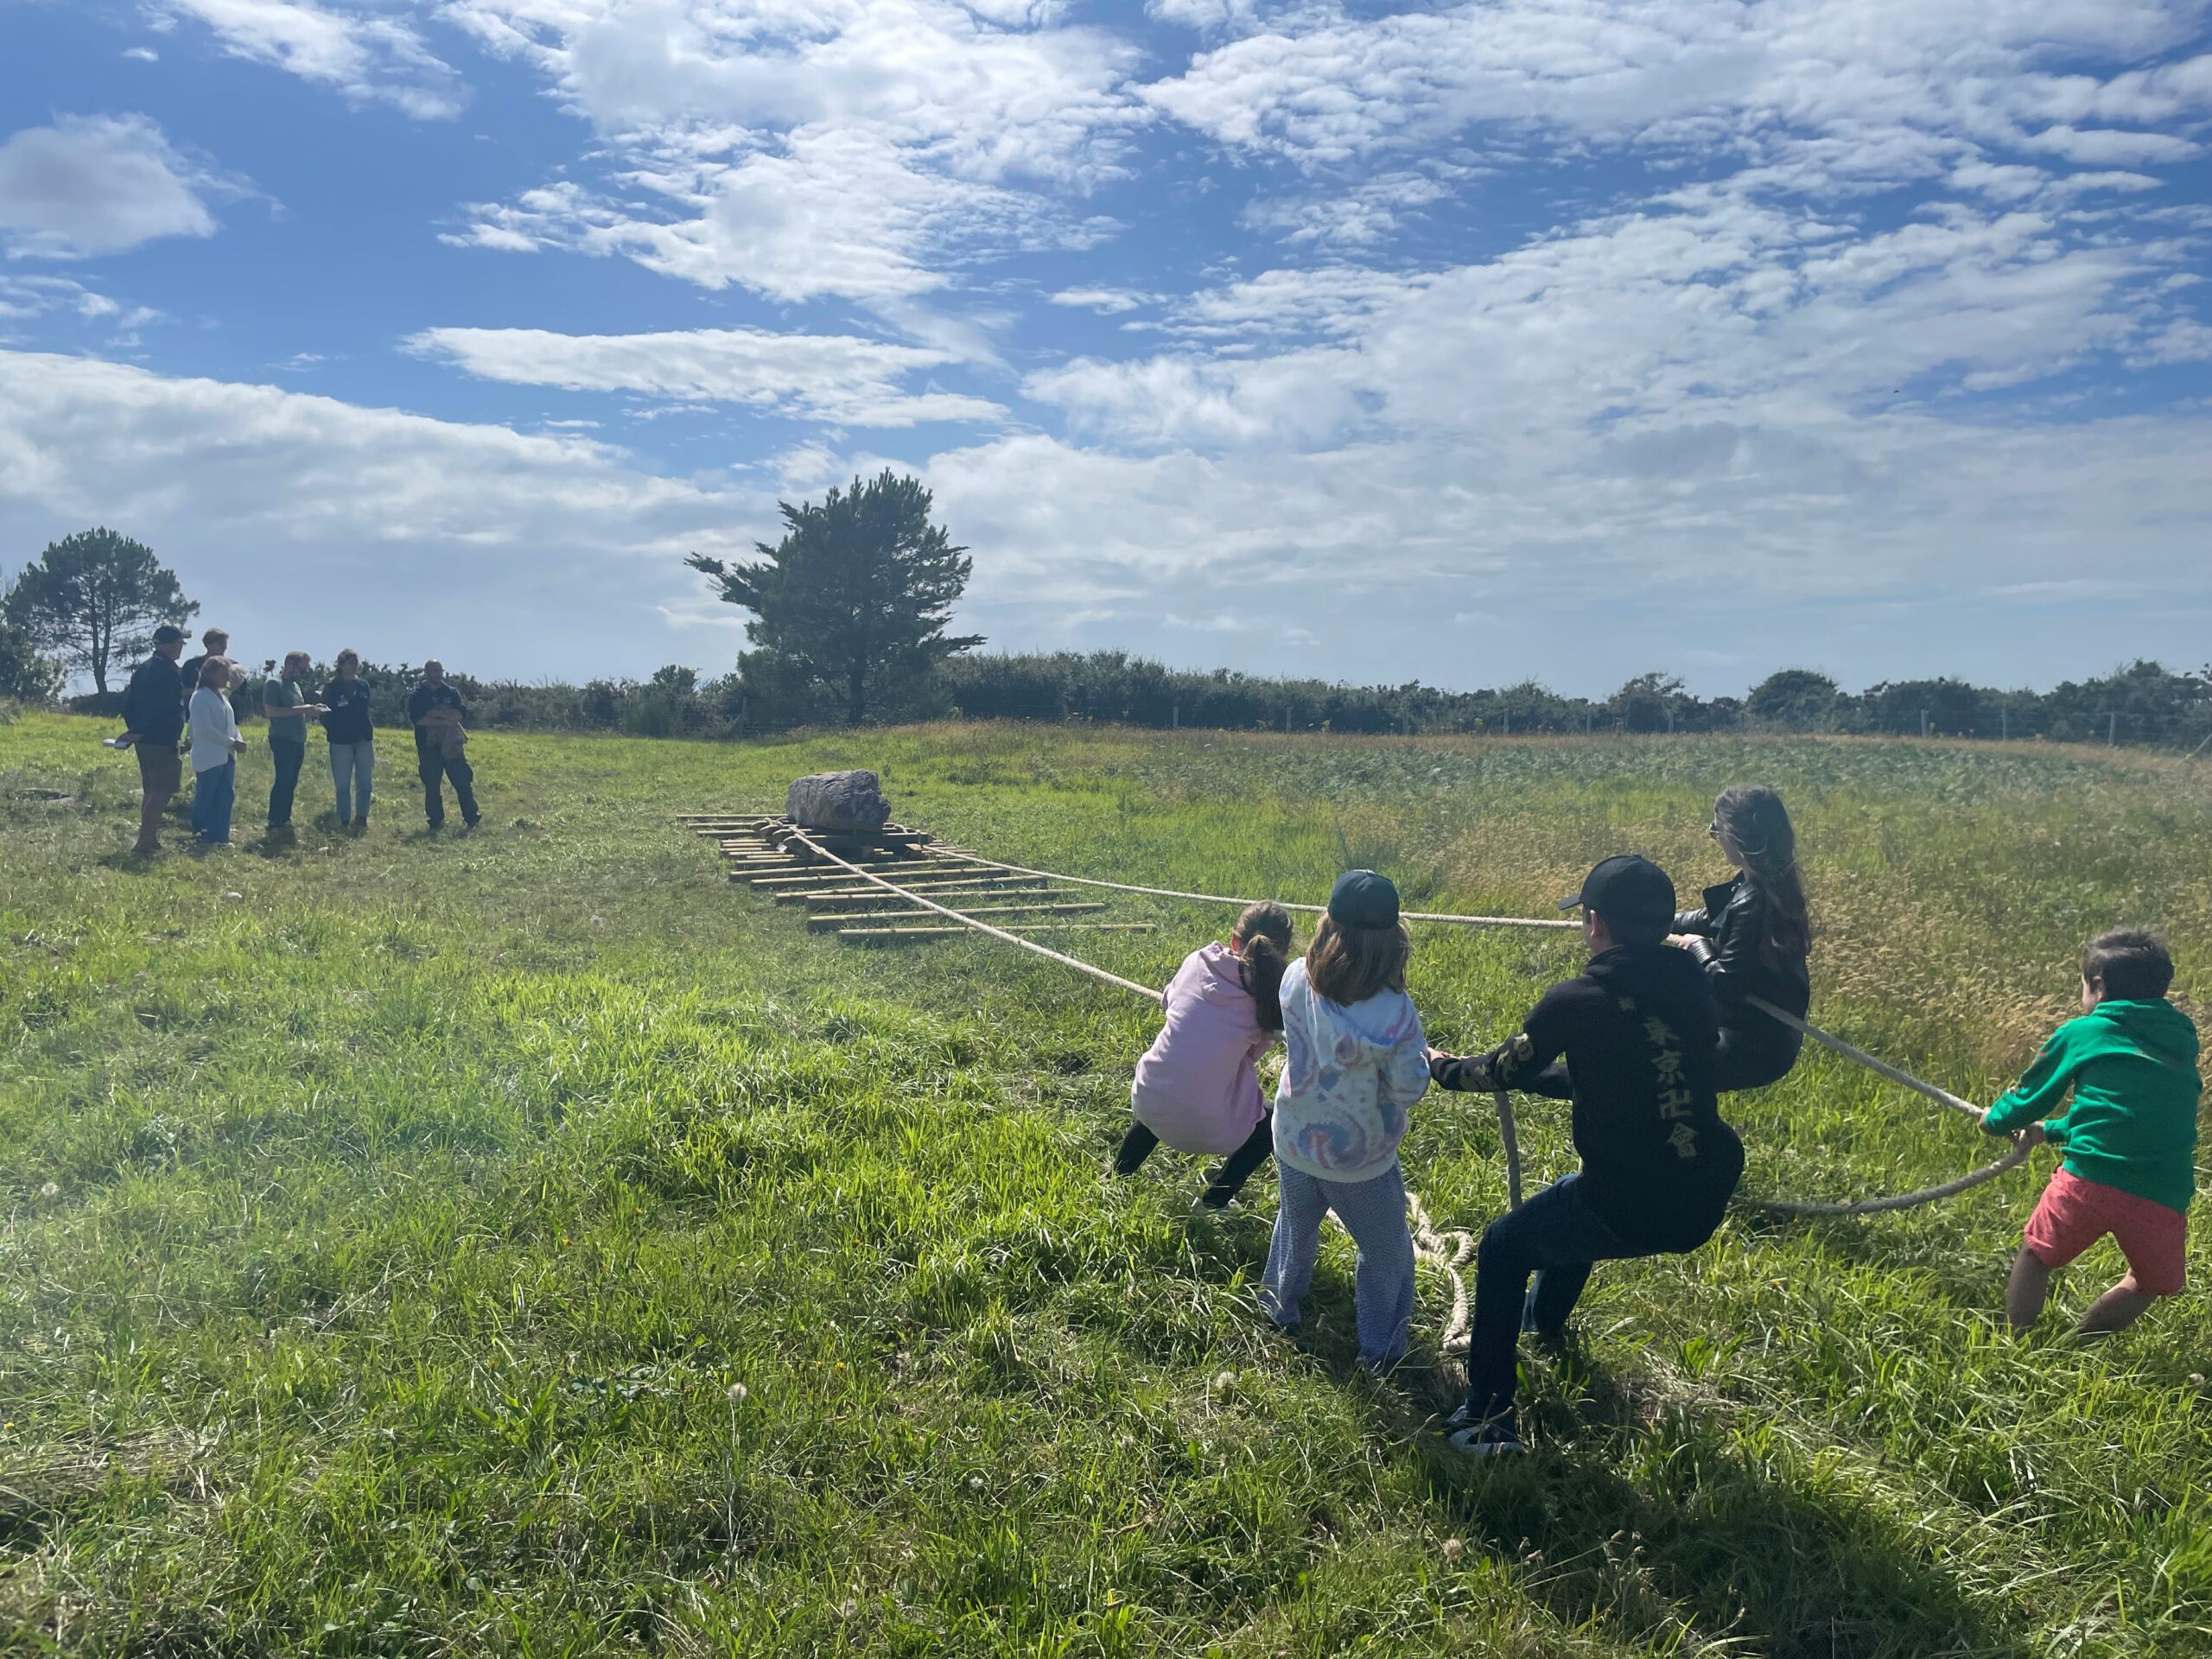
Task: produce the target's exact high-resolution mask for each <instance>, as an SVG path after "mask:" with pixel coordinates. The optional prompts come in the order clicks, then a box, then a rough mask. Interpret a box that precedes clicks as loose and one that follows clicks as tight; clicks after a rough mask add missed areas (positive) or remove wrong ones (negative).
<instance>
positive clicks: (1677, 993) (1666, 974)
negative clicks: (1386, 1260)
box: [1429, 855, 1744, 1457]
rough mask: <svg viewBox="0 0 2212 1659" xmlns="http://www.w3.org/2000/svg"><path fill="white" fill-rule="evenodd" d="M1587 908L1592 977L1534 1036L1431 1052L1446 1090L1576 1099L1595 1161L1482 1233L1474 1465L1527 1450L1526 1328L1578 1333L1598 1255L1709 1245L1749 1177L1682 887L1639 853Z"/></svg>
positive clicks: (1469, 1442)
mask: <svg viewBox="0 0 2212 1659" xmlns="http://www.w3.org/2000/svg"><path fill="white" fill-rule="evenodd" d="M1577 905H1580V906H1581V907H1582V937H1583V938H1584V940H1585V942H1586V943H1587V944H1588V945H1589V947H1590V953H1591V954H1590V961H1589V963H1588V965H1587V966H1586V967H1585V968H1584V969H1583V970H1582V972H1581V973H1580V975H1578V976H1576V977H1574V978H1573V979H1570V980H1567V981H1565V982H1563V983H1560V984H1558V985H1554V986H1553V987H1552V988H1551V989H1550V990H1548V991H1547V992H1546V993H1545V994H1544V996H1543V999H1542V1001H1539V1002H1538V1003H1537V1004H1536V1006H1535V1009H1534V1010H1533V1011H1531V1013H1530V1014H1529V1017H1528V1019H1527V1020H1524V1021H1523V1022H1522V1028H1521V1032H1520V1034H1519V1035H1517V1036H1516V1037H1514V1038H1513V1039H1511V1040H1510V1041H1508V1042H1505V1043H1503V1044H1501V1045H1500V1046H1498V1047H1497V1048H1495V1049H1493V1050H1491V1052H1489V1053H1488V1054H1484V1055H1480V1056H1477V1057H1474V1058H1454V1057H1452V1056H1451V1055H1447V1054H1441V1053H1432V1054H1431V1055H1430V1064H1429V1072H1430V1075H1431V1076H1432V1077H1433V1078H1434V1079H1435V1080H1436V1081H1437V1082H1438V1083H1439V1084H1442V1085H1443V1086H1444V1087H1445V1088H1446V1089H1473V1090H1484V1091H1488V1090H1497V1089H1518V1090H1526V1091H1528V1092H1530V1093H1534V1094H1542V1095H1549V1096H1554V1098H1556V1097H1560V1096H1566V1097H1567V1098H1570V1099H1572V1100H1573V1103H1574V1148H1575V1150H1576V1151H1577V1152H1579V1153H1580V1154H1581V1155H1582V1168H1581V1169H1580V1172H1578V1173H1574V1174H1572V1175H1569V1176H1567V1177H1566V1178H1565V1179H1562V1180H1560V1181H1558V1182H1556V1183H1554V1185H1551V1186H1549V1187H1548V1188H1546V1189H1545V1190H1544V1191H1543V1192H1539V1193H1538V1194H1536V1196H1535V1198H1531V1199H1529V1202H1528V1203H1526V1204H1524V1205H1522V1206H1521V1207H1520V1208H1519V1209H1518V1210H1516V1211H1511V1212H1510V1213H1509V1214H1507V1215H1504V1216H1501V1217H1499V1218H1498V1219H1497V1221H1495V1222H1493V1223H1491V1225H1490V1228H1489V1229H1488V1230H1486V1231H1485V1232H1484V1234H1483V1241H1482V1247H1481V1249H1480V1250H1479V1251H1478V1254H1477V1256H1476V1269H1475V1315H1474V1325H1473V1327H1472V1332H1471V1338H1470V1341H1469V1344H1468V1350H1467V1398H1466V1402H1465V1404H1464V1405H1462V1406H1461V1407H1460V1408H1459V1410H1457V1411H1455V1412H1454V1413H1452V1417H1451V1420H1450V1421H1449V1422H1448V1423H1447V1424H1446V1434H1447V1435H1448V1437H1449V1438H1450V1440H1451V1442H1452V1446H1454V1447H1455V1448H1456V1449H1458V1450H1459V1451H1461V1452H1466V1453H1468V1454H1469V1455H1470V1456H1474V1457H1491V1456H1496V1455H1497V1454H1499V1453H1503V1452H1519V1451H1521V1450H1522V1444H1521V1440H1520V1437H1519V1435H1518V1434H1517V1433H1516V1431H1515V1427H1514V1415H1513V1385H1514V1366H1515V1358H1516V1355H1515V1350H1516V1345H1517V1342H1516V1338H1517V1337H1518V1334H1519V1332H1521V1331H1522V1329H1524V1328H1526V1329H1528V1330H1530V1331H1533V1332H1535V1334H1536V1336H1537V1337H1538V1338H1540V1339H1543V1340H1546V1341H1550V1342H1554V1343H1555V1342H1558V1341H1559V1340H1560V1339H1561V1338H1564V1336H1565V1334H1566V1330H1567V1315H1568V1314H1570V1313H1573V1310H1574V1304H1575V1300H1576V1299H1577V1298H1579V1297H1580V1295H1581V1294H1582V1287H1584V1286H1585V1285H1586V1284H1587V1283H1588V1282H1589V1279H1590V1268H1591V1265H1592V1263H1593V1262H1606V1261H1612V1260H1616V1259H1618V1258H1620V1257H1624V1256H1634V1255H1661V1254H1665V1253H1674V1252H1681V1251H1687V1250H1694V1249H1696V1248H1697V1247H1698V1246H1699V1245H1700V1244H1702V1243H1705V1241H1706V1240H1707V1238H1709V1237H1711V1236H1712V1235H1713V1229H1714V1228H1715V1227H1717V1226H1719V1224H1720V1217H1721V1212H1722V1211H1724V1210H1725V1209H1726V1206H1727V1203H1728V1198H1729V1195H1730V1194H1732V1192H1735V1190H1736V1182H1737V1180H1738V1179H1739V1178H1740V1177H1741V1176H1742V1174H1743V1173H1744V1147H1743V1143H1742V1142H1741V1141H1738V1140H1737V1138H1736V1133H1735V1131H1734V1130H1732V1129H1731V1128H1729V1127H1728V1126H1727V1124H1726V1123H1724V1122H1721V1120H1720V1114H1719V1110H1718V1109H1717V1107H1716V1105H1715V1101H1714V1096H1713V1047H1714V1044H1715V1041H1716V1033H1717V1029H1718V1027H1717V1023H1716V1014H1715V1010H1714V1007H1713V993H1712V991H1711V990H1710V989H1709V988H1707V984H1706V979H1705V974H1704V971H1703V970H1702V969H1700V968H1699V966H1698V964H1697V963H1695V962H1694V961H1692V960H1691V958H1690V957H1689V956H1688V953H1687V952H1685V951H1681V950H1676V949H1675V948H1674V947H1673V946H1671V945H1669V944H1668V943H1667V942H1666V940H1667V929H1668V927H1669V924H1670V923H1671V921H1672V920H1673V918H1674V915H1675V884H1674V883H1673V882H1672V881H1671V880H1669V879H1668V877H1667V873H1666V872H1665V871H1664V870H1662V869H1661V868H1659V867H1658V866H1657V865H1656V864H1654V863H1652V862H1650V861H1649V860H1647V859H1643V858H1638V857H1636V856H1635V855H1622V856H1619V857H1615V858H1609V859H1606V860H1605V861H1603V862H1601V863H1600V864H1599V865H1598V866H1597V868H1594V869H1592V871H1591V872H1590V874H1589V875H1588V876H1587V877H1586V879H1585V880H1584V881H1583V883H1582V890H1581V891H1580V893H1577V894H1575V896H1574V897H1573V898H1572V899H1567V900H1566V901H1565V902H1564V903H1563V904H1562V905H1561V906H1560V908H1561V909H1562V910H1566V909H1571V908H1573V906H1577ZM1562 1059H1564V1061H1565V1065H1564V1066H1562V1065H1560V1061H1561V1060H1562ZM1531 1273H1534V1274H1535V1275H1536V1282H1535V1287H1534V1288H1533V1290H1531V1288H1530V1287H1529V1274H1531Z"/></svg>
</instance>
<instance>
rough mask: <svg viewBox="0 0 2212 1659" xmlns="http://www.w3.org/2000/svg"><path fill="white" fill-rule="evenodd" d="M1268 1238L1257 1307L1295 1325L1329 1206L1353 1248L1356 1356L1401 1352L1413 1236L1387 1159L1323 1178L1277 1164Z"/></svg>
mask: <svg viewBox="0 0 2212 1659" xmlns="http://www.w3.org/2000/svg"><path fill="white" fill-rule="evenodd" d="M1276 1189H1277V1191H1278V1192H1280V1193H1281V1207H1280V1208H1278V1209H1277V1210H1276V1211H1275V1232H1274V1238H1273V1239H1272V1240H1271V1241H1270V1242H1269V1243H1268V1267H1267V1273H1266V1275H1265V1277H1264V1278H1263V1279H1262V1281H1261V1287H1260V1300H1261V1305H1262V1306H1263V1307H1264V1308H1265V1309H1266V1310H1267V1313H1268V1318H1270V1319H1273V1320H1274V1322H1275V1323H1276V1324H1277V1325H1296V1324H1297V1323H1298V1321H1299V1308H1300V1304H1302V1303H1303V1302H1304V1301H1305V1300H1306V1290H1307V1289H1308V1287H1311V1286H1312V1284H1313V1258H1314V1256H1315V1255H1316V1254H1317V1253H1318V1252H1319V1249H1320V1244H1321V1220H1322V1217H1325V1215H1327V1214H1328V1212H1329V1211H1332V1210H1333V1211H1336V1212H1337V1219H1338V1220H1339V1221H1341V1222H1342V1223H1344V1230H1346V1231H1347V1232H1349V1233H1350V1234H1351V1236H1352V1242H1353V1243H1355V1244H1357V1245H1358V1246H1359V1271H1358V1274H1357V1277H1355V1278H1354V1279H1353V1281H1352V1305H1353V1308H1354V1311H1355V1312H1356V1313H1357V1317H1358V1320H1359V1358H1360V1363H1362V1364H1363V1365H1370V1366H1383V1365H1388V1364H1390V1363H1393V1362H1394V1361H1395V1360H1397V1359H1400V1358H1402V1357H1403V1356H1404V1354H1405V1351H1406V1333H1407V1331H1408V1329H1409V1328H1410V1327H1411V1325H1412V1324H1413V1319H1414V1236H1413V1233H1412V1231H1411V1230H1409V1229H1408V1227H1407V1225H1406V1182H1405V1177H1404V1176H1403V1174H1402V1173H1400V1171H1399V1168H1398V1166H1397V1165H1396V1164H1395V1163H1393V1164H1392V1165H1391V1166H1390V1167H1389V1168H1388V1169H1386V1170H1384V1171H1383V1173H1381V1174H1380V1175H1377V1176H1376V1177H1375V1178H1374V1179H1372V1180H1365V1181H1350V1182H1346V1181H1325V1180H1321V1179H1319V1178H1317V1177H1315V1176H1312V1175H1308V1174H1307V1173H1306V1172H1305V1171H1304V1170H1302V1169H1293V1168H1291V1167H1290V1166H1289V1165H1287V1164H1282V1165H1281V1166H1280V1167H1279V1169H1278V1171H1277V1174H1276Z"/></svg>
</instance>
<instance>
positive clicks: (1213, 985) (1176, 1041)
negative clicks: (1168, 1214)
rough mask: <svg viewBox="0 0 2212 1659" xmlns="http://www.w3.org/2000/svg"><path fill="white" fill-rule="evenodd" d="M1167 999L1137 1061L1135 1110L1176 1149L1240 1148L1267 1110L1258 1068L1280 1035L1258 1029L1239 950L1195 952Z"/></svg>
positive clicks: (1169, 984) (1132, 1101)
mask: <svg viewBox="0 0 2212 1659" xmlns="http://www.w3.org/2000/svg"><path fill="white" fill-rule="evenodd" d="M1166 1005H1167V1023H1166V1025H1165V1026H1163V1027H1161V1028H1160V1035H1159V1036H1157V1037H1155V1038H1154V1039H1153V1043H1152V1046H1151V1047H1150V1048H1148V1049H1147V1050H1146V1051H1145V1056H1144V1058H1142V1059H1141V1060H1139V1061H1138V1062H1137V1074H1136V1080H1135V1083H1134V1084H1132V1085H1131V1087H1130V1089H1129V1109H1130V1110H1132V1111H1133V1112H1135V1114H1136V1118H1137V1122H1140V1123H1141V1124H1143V1125H1144V1126H1145V1128H1148V1129H1150V1130H1151V1131H1152V1132H1153V1133H1154V1135H1158V1136H1159V1137H1160V1139H1161V1140H1162V1141H1166V1143H1167V1144H1168V1145H1169V1146H1171V1147H1174V1148H1175V1150H1176V1151H1178V1152H1191V1153H1201V1154H1226V1153H1231V1152H1234V1151H1236V1148H1237V1147H1241V1146H1243V1144H1244V1141H1245V1140H1246V1138H1247V1137H1248V1136H1249V1135H1250V1134H1251V1133H1252V1129H1253V1127H1254V1126H1255V1124H1257V1123H1258V1122H1259V1121H1260V1120H1261V1118H1262V1117H1263V1116H1266V1114H1267V1103H1266V1102H1265V1101H1264V1100H1263V1099H1262V1096H1261V1094H1260V1079H1259V1076H1258V1074H1257V1073H1256V1072H1255V1071H1253V1069H1252V1068H1253V1064H1254V1062H1255V1061H1256V1060H1258V1058H1260V1056H1261V1055H1262V1054H1264V1053H1266V1052H1267V1051H1268V1048H1269V1046H1272V1045H1273V1044H1274V1040H1275V1039H1274V1036H1273V1034H1272V1033H1268V1032H1263V1031H1262V1030H1261V1029H1260V1015H1259V1010H1258V1009H1257V1008H1256V1007H1254V1006H1253V1002H1252V994H1251V992H1249V991H1248V990H1246V989H1245V988H1244V984H1243V964H1241V963H1239V962H1238V961H1237V960H1236V952H1234V951H1232V950H1230V948H1229V947H1228V946H1227V945H1225V944H1207V945H1201V946H1200V947H1199V948H1198V950H1193V951H1192V952H1191V954H1190V955H1189V956H1187V957H1185V958H1184V959H1183V965H1182V966H1181V967H1180V968H1179V969H1176V970H1175V977H1174V978H1173V979H1171V980H1169V981H1168V982H1167V993H1166Z"/></svg>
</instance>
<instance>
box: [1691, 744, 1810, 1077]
mask: <svg viewBox="0 0 2212 1659" xmlns="http://www.w3.org/2000/svg"><path fill="white" fill-rule="evenodd" d="M1706 834H1707V835H1709V836H1712V837H1713V840H1714V841H1716V842H1719V844H1720V850H1721V852H1722V853H1723V854H1724V855H1726V857H1727V860H1728V861H1729V862H1730V863H1731V864H1733V865H1734V866H1735V867H1736V874H1735V875H1734V876H1733V877H1732V879H1731V880H1726V881H1724V882H1722V883H1721V884H1720V885H1719V887H1707V889H1706V890H1705V895H1704V897H1705V902H1704V904H1702V905H1701V906H1699V907H1698V908H1697V909H1695V910H1686V911H1683V912H1681V914H1679V915H1678V916H1676V917H1675V935H1676V937H1677V938H1680V940H1681V944H1682V945H1683V947H1684V948H1685V949H1686V950H1688V951H1689V953H1690V955H1692V956H1693V957H1696V958H1697V960H1698V963H1699V965H1700V967H1702V968H1703V969H1705V977H1706V982H1707V984H1709V985H1711V986H1712V988H1713V1001H1715V1002H1716V1003H1717V1004H1719V1009H1720V1046H1719V1050H1718V1051H1717V1052H1716V1053H1715V1054H1714V1057H1713V1087H1714V1088H1715V1089H1716V1090H1719V1092H1720V1093H1722V1094H1724V1095H1726V1094H1732V1093H1734V1092H1736V1091H1737V1090H1742V1089H1764V1088H1765V1087H1766V1086H1767V1084H1770V1083H1779V1082H1780V1081H1781V1080H1782V1079H1783V1077H1788V1076H1789V1069H1790V1068H1791V1067H1792V1066H1794V1065H1796V1064H1797V1052H1798V1050H1799V1049H1800V1048H1802V1046H1803V1045H1804V1040H1805V1039H1804V1036H1803V1034H1802V1033H1800V1032H1799V1031H1798V1030H1797V1029H1796V1027H1794V1026H1786V1025H1784V1024H1783V1022H1782V1021H1781V1020H1777V1019H1776V1018H1775V1017H1774V1016H1773V1015H1772V1014H1766V1013H1764V1012H1762V1011H1761V1010H1760V1009H1758V1008H1756V1007H1752V1006H1751V1001H1750V999H1751V998H1752V997H1757V998H1758V999H1759V1000H1760V1001H1763V1002H1771V1003H1772V1004H1774V1006H1775V1007H1778V1008H1780V1009H1782V1010H1783V1012H1785V1013H1787V1014H1795V1015H1796V1017H1797V1018H1798V1019H1800V1020H1802V1019H1803V1018H1804V1017H1805V1014H1806V1011H1807V1010H1808V1008H1809V1007H1811V1006H1812V1001H1813V981H1812V974H1811V970H1810V969H1809V968H1808V966H1807V963H1806V956H1807V953H1808V950H1809V949H1810V948H1811V944H1812V937H1813V935H1812V928H1811V925H1810V924H1809V922H1808V918H1807V915H1806V909H1805V887H1804V883H1803V882H1802V880H1800V879H1799V877H1798V874H1797V832H1796V829H1794V828H1793V827H1792V826H1791V824H1790V822H1789V812H1788V811H1786V810H1784V809H1783V804H1782V797H1781V796H1780V795H1778V794H1777V793H1776V792H1775V791H1773V790H1771V789H1769V788H1768V787H1766V785H1764V784H1732V785H1729V787H1727V788H1726V789H1724V790H1722V791H1720V798H1719V799H1718V800H1716V801H1715V802H1713V823H1711V824H1710V825H1709V826H1708V827H1707V829H1706Z"/></svg>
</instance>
